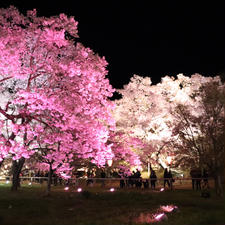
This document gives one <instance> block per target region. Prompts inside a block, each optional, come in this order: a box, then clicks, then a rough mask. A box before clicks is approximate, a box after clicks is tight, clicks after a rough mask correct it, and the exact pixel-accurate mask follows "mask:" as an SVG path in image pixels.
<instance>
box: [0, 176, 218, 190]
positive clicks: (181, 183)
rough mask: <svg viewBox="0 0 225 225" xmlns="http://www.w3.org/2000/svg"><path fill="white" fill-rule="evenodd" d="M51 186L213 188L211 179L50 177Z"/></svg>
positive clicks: (41, 180)
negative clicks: (65, 178)
mask: <svg viewBox="0 0 225 225" xmlns="http://www.w3.org/2000/svg"><path fill="white" fill-rule="evenodd" d="M11 181H12V177H1V178H0V182H1V183H11ZM20 181H21V184H28V185H37V184H41V185H45V184H46V183H47V181H48V177H20ZM52 185H55V186H58V185H61V186H76V187H78V186H82V187H84V186H89V187H95V186H96V187H97V186H98V187H114V188H135V187H136V188H142V189H147V188H150V189H151V188H152V189H155V188H156V189H157V188H162V187H166V188H170V189H190V188H194V189H200V188H204V187H205V185H207V186H210V187H214V182H213V179H212V178H207V179H206V178H158V179H144V178H73V179H72V178H71V179H68V180H63V179H60V178H58V177H52Z"/></svg>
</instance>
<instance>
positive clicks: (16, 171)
mask: <svg viewBox="0 0 225 225" xmlns="http://www.w3.org/2000/svg"><path fill="white" fill-rule="evenodd" d="M24 162H25V158H20V159H19V160H13V161H12V175H13V177H12V186H11V191H17V189H18V188H19V187H20V173H21V171H22V168H23V165H24Z"/></svg>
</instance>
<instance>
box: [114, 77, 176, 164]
mask: <svg viewBox="0 0 225 225" xmlns="http://www.w3.org/2000/svg"><path fill="white" fill-rule="evenodd" d="M117 91H118V92H119V93H120V94H121V95H122V98H121V99H119V100H116V101H115V103H116V108H115V110H114V117H115V120H116V128H117V130H118V131H121V132H124V133H126V134H127V135H129V136H131V137H136V138H139V139H141V140H142V141H143V142H144V143H145V144H146V145H145V147H144V148H142V151H139V156H141V159H142V162H143V163H146V162H148V161H149V159H150V160H151V162H152V163H154V162H157V163H159V164H160V165H162V167H166V165H165V163H164V162H163V161H160V157H159V155H160V154H162V153H163V152H164V151H165V152H167V151H168V148H166V145H167V142H168V140H169V138H170V136H171V131H172V130H171V129H170V128H169V127H168V126H167V123H168V121H171V117H170V114H169V113H168V112H169V110H170V107H171V106H170V104H169V103H168V101H167V100H166V99H165V98H164V96H163V95H162V92H163V91H164V89H163V88H161V87H158V86H157V85H152V83H151V79H150V78H149V77H145V78H143V77H140V76H138V75H134V76H133V77H132V78H131V81H130V83H129V84H128V85H125V86H124V88H123V89H122V90H117Z"/></svg>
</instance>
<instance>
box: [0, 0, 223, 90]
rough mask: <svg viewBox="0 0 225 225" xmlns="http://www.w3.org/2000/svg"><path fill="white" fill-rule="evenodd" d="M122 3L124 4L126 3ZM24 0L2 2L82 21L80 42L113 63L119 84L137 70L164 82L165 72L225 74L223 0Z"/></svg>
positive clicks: (116, 84) (114, 82)
mask: <svg viewBox="0 0 225 225" xmlns="http://www.w3.org/2000/svg"><path fill="white" fill-rule="evenodd" d="M121 2H122V3H121ZM152 2H153V1H116V0H114V1H97V0H95V1H84V0H83V1H75V0H74V1H70V2H67V1H65V0H64V1H50V0H46V1H43V3H42V2H41V1H21V0H15V1H10V0H6V1H4V0H1V2H0V7H8V6H9V5H14V6H16V7H17V8H18V9H19V10H20V11H21V12H23V13H25V12H26V10H28V9H33V8H36V9H37V12H38V15H40V16H51V15H57V14H59V13H65V14H67V15H70V16H74V17H75V20H77V21H78V22H79V24H78V30H79V36H80V39H79V41H80V42H81V43H83V44H84V45H85V46H86V47H90V48H91V49H92V50H94V52H96V53H98V54H99V55H100V56H105V57H106V60H107V61H108V63H109V66H108V70H109V75H108V77H109V79H110V83H111V84H112V85H113V87H115V88H121V87H122V86H123V85H124V84H126V83H128V81H129V79H130V77H131V76H133V74H138V75H142V76H150V77H152V81H153V83H157V82H160V80H161V77H163V76H165V75H170V76H175V75H176V74H178V73H184V74H185V75H190V74H193V73H195V72H198V73H201V74H202V75H205V76H215V75H217V74H218V73H221V72H224V63H225V45H224V43H225V37H224V30H225V14H224V9H225V7H224V1H221V2H220V1H209V2H208V1H195V2H198V3H197V4H196V3H191V1H154V2H156V3H152Z"/></svg>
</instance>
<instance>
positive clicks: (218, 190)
mask: <svg viewBox="0 0 225 225" xmlns="http://www.w3.org/2000/svg"><path fill="white" fill-rule="evenodd" d="M214 180H215V189H216V194H217V195H218V196H220V197H222V196H223V187H222V182H221V176H220V175H216V176H215V178H214Z"/></svg>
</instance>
